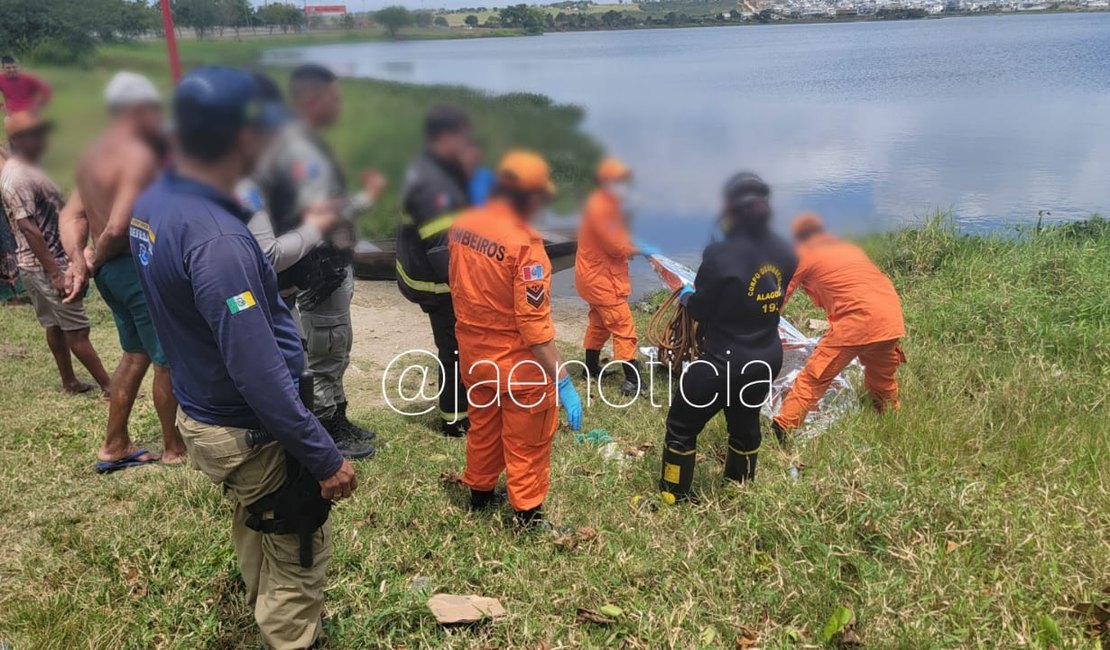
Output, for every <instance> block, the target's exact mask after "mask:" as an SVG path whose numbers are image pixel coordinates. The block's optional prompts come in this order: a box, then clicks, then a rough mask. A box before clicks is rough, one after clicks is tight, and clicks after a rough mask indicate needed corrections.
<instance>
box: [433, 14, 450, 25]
mask: <svg viewBox="0 0 1110 650" xmlns="http://www.w3.org/2000/svg"><path fill="white" fill-rule="evenodd" d="M435 26H436V27H450V25H448V24H447V19H446V18H444V17H443V16H436V19H435Z"/></svg>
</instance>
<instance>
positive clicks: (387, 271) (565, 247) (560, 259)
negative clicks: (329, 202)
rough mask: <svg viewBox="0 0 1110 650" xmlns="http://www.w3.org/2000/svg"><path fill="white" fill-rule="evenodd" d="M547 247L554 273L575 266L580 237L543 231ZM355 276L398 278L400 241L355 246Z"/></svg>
mask: <svg viewBox="0 0 1110 650" xmlns="http://www.w3.org/2000/svg"><path fill="white" fill-rule="evenodd" d="M541 232H542V233H543V243H544V248H546V249H547V256H548V257H549V258H551V267H552V273H558V272H559V271H563V270H565V269H569V268H571V267H572V266H574V255H575V253H576V252H577V251H578V240H577V239H575V233H574V231H572V230H563V229H551V230H541ZM354 267H355V277H356V278H358V279H360V280H394V279H396V278H397V272H396V267H397V240H396V239H393V238H390V239H371V240H363V241H360V242H359V243H358V245H357V246H355V260H354Z"/></svg>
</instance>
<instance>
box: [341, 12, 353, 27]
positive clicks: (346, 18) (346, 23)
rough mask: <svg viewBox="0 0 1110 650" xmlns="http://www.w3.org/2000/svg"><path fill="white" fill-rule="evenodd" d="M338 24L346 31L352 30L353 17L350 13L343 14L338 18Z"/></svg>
mask: <svg viewBox="0 0 1110 650" xmlns="http://www.w3.org/2000/svg"><path fill="white" fill-rule="evenodd" d="M339 26H340V27H342V28H343V29H345V30H347V31H351V30H353V29H354V28H355V17H354V16H352V15H351V14H343V17H342V18H340V19H339Z"/></svg>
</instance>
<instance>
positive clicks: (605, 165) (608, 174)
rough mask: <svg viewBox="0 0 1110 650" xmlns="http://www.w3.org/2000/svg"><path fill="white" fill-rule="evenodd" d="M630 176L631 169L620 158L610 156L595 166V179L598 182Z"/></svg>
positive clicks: (620, 179) (625, 178)
mask: <svg viewBox="0 0 1110 650" xmlns="http://www.w3.org/2000/svg"><path fill="white" fill-rule="evenodd" d="M631 177H632V170H631V169H629V168H628V165H625V164H624V163H623V162H621V161H620V160H618V159H616V158H613V157H612V156H610V157H608V158H606V159H605V160H602V161H601V164H600V165H598V166H597V180H598V182H599V183H610V182H613V181H624V180H628V179H629V178H631Z"/></svg>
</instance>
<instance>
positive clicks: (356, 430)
mask: <svg viewBox="0 0 1110 650" xmlns="http://www.w3.org/2000/svg"><path fill="white" fill-rule="evenodd" d="M335 417H336V419H337V420H338V421H339V425H340V426H342V427H344V428H345V429H347V431H348V432H350V434H351V436H352V437H353V438H354V439H356V440H358V439H359V438H361V439H363V440H365V441H367V442H370V441H371V440H373V439H374V438H377V437H378V434H377V432H375V431H371V430H370V429H363V428H362V427H360V426H358V425H357V424H355V423H354V422H351V421H350V420H348V419H347V402H339V403H338V404H336V405H335Z"/></svg>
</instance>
